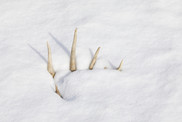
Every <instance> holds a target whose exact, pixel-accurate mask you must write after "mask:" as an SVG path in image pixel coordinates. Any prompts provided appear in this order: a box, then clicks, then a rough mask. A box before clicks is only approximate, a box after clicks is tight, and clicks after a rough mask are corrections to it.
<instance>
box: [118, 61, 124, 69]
mask: <svg viewBox="0 0 182 122" xmlns="http://www.w3.org/2000/svg"><path fill="white" fill-rule="evenodd" d="M122 64H123V60H121V63H120V65H119V67H118V68H117V70H118V71H121V70H122Z"/></svg>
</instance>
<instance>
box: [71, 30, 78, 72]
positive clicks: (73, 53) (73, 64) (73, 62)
mask: <svg viewBox="0 0 182 122" xmlns="http://www.w3.org/2000/svg"><path fill="white" fill-rule="evenodd" d="M76 41H77V28H76V29H75V33H74V37H73V44H72V48H71V56H70V71H71V72H73V71H76V70H77V67H76Z"/></svg>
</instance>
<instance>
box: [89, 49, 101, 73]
mask: <svg viewBox="0 0 182 122" xmlns="http://www.w3.org/2000/svg"><path fill="white" fill-rule="evenodd" d="M99 50H100V47H99V48H98V49H97V51H96V52H95V55H94V57H93V59H92V61H91V63H90V66H89V69H90V70H92V69H93V67H94V65H95V63H96V61H97V55H98V53H99Z"/></svg>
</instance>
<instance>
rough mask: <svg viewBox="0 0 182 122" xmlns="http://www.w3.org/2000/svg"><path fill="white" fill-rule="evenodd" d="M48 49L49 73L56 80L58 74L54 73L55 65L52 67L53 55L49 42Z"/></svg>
mask: <svg viewBox="0 0 182 122" xmlns="http://www.w3.org/2000/svg"><path fill="white" fill-rule="evenodd" d="M47 49H48V62H47V71H48V72H49V73H50V74H51V75H52V77H53V78H54V76H55V74H56V72H55V71H54V68H53V65H52V55H51V48H50V46H49V43H48V42H47Z"/></svg>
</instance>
